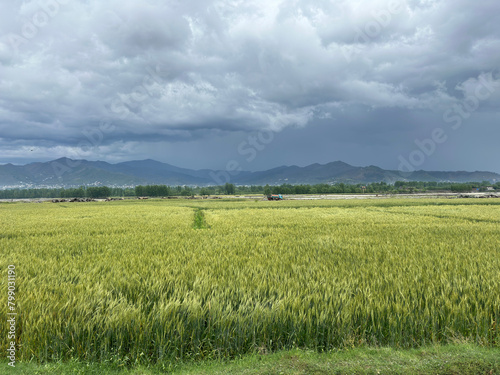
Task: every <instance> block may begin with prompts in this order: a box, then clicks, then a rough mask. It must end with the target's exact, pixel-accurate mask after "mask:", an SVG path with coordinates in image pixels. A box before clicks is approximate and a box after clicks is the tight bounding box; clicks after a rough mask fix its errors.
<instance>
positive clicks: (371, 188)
mask: <svg viewBox="0 0 500 375" xmlns="http://www.w3.org/2000/svg"><path fill="white" fill-rule="evenodd" d="M489 186H493V187H494V188H495V189H496V190H500V182H497V183H496V184H494V185H492V184H491V183H489V182H488V181H483V182H481V183H479V182H477V183H476V182H473V183H444V182H419V181H409V182H407V181H397V182H395V183H394V184H393V185H392V184H387V183H385V182H374V183H371V184H367V185H362V184H356V185H352V184H345V183H339V184H316V185H291V184H282V185H279V186H274V185H273V186H270V185H265V186H260V185H254V186H235V185H234V184H230V183H226V184H225V185H221V186H205V187H189V186H167V185H146V186H142V185H139V186H136V187H135V188H111V187H107V186H98V187H83V186H81V187H79V188H69V189H62V188H61V189H10V190H0V199H26V198H106V197H134V196H137V197H142V196H148V197H168V196H193V195H233V194H265V195H268V194H359V193H372V194H375V193H381V194H384V193H413V192H426V191H436V190H441V191H452V192H467V191H473V190H478V191H486V190H487V187H489Z"/></svg>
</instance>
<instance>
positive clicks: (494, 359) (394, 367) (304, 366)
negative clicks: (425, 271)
mask: <svg viewBox="0 0 500 375" xmlns="http://www.w3.org/2000/svg"><path fill="white" fill-rule="evenodd" d="M0 368H3V369H4V371H3V372H1V373H2V374H24V375H34V374H37V375H48V374H51V375H64V374H80V375H98V374H99V375H101V374H104V375H106V374H127V375H153V374H178V375H191V374H193V375H194V374H212V375H215V374H228V375H229V374H231V375H243V374H245V375H264V374H266V375H275V374H276V375H278V374H287V375H309V374H315V375H329V374H420V375H431V374H450V375H451V374H456V375H462V374H464V375H467V374H470V375H476V374H491V375H494V374H500V348H486V347H480V346H477V345H473V344H459V345H446V346H439V345H436V346H428V347H424V348H419V349H410V350H403V349H393V348H355V349H349V350H347V349H346V350H340V351H333V352H329V353H321V354H320V353H316V352H314V351H304V350H290V351H284V352H278V353H274V354H254V355H247V356H243V357H241V358H239V359H236V360H231V361H198V362H195V361H193V362H187V363H186V362H185V363H182V362H176V363H172V362H167V363H158V364H155V365H151V366H132V367H127V366H124V364H123V363H109V362H108V363H83V362H78V361H70V362H66V363H61V362H57V363H48V364H36V363H17V364H16V367H15V368H11V367H9V366H8V365H7V363H6V362H4V361H2V362H0Z"/></svg>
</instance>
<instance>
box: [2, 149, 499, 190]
mask: <svg viewBox="0 0 500 375" xmlns="http://www.w3.org/2000/svg"><path fill="white" fill-rule="evenodd" d="M396 181H436V182H471V181H475V182H481V181H490V182H493V183H494V182H498V181H500V174H498V173H494V172H488V171H474V172H467V171H425V170H418V171H414V172H412V173H407V172H406V173H405V172H401V171H397V170H387V169H382V168H380V167H378V166H375V165H369V166H366V167H357V166H352V165H350V164H348V163H345V162H343V161H340V160H337V161H333V162H330V163H326V164H320V163H314V164H310V165H307V166H305V167H299V166H296V165H292V166H286V165H283V166H279V167H275V168H271V169H268V170H264V171H254V172H250V171H238V172H234V171H232V172H230V171H223V170H211V169H188V168H181V167H177V166H175V165H172V164H168V163H163V162H159V161H156V160H153V159H144V160H130V161H125V162H120V163H115V164H111V163H108V162H105V161H99V160H98V161H89V160H85V159H80V160H73V159H70V158H66V157H62V158H59V159H55V160H52V161H48V162H34V163H29V164H25V165H14V164H11V163H7V164H0V186H1V187H4V188H9V187H10V188H12V187H44V186H80V185H86V186H92V185H109V186H134V185H147V184H165V185H193V186H194V185H198V186H207V185H221V184H224V183H225V182H231V183H234V184H236V185H266V184H269V185H281V184H283V183H288V184H318V183H330V184H331V183H340V182H343V183H353V184H356V183H372V182H386V183H394V182H396Z"/></svg>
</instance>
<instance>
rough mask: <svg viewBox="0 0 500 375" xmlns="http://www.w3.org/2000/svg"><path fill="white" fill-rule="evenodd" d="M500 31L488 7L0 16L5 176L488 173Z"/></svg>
mask: <svg viewBox="0 0 500 375" xmlns="http://www.w3.org/2000/svg"><path fill="white" fill-rule="evenodd" d="M499 25H500V3H498V1H497V0H482V1H479V2H470V1H466V0H458V1H453V2H451V1H444V0H443V1H439V0H420V1H418V0H406V1H398V0H390V1H378V0H377V1H327V0H319V1H314V2H311V1H305V0H288V1H277V0H265V1H261V0H245V1H240V0H233V1H231V0H226V1H210V0H209V1H207V0H203V1H197V0H188V1H173V0H167V1H160V0H158V1H155V0H147V1H145V0H142V1H138V0H122V1H114V0H111V1H106V2H102V1H100V2H99V1H96V0H87V1H67V0H41V1H22V2H2V3H1V5H0V163H7V162H14V163H23V164H24V163H27V162H32V161H41V160H43V161H45V160H51V159H54V158H57V157H61V156H67V157H71V158H86V159H91V160H106V161H110V162H118V161H124V160H132V159H144V158H153V159H157V160H160V161H164V162H168V163H171V164H174V165H179V166H184V167H191V168H206V167H208V168H225V166H226V164H227V162H229V161H234V160H236V162H238V163H239V164H240V165H241V167H243V168H245V169H253V170H255V169H262V168H269V167H274V166H277V165H281V164H299V165H305V164H308V163H314V162H328V161H333V160H339V159H340V160H344V161H346V162H351V163H354V164H357V165H368V164H376V165H379V166H382V167H385V168H393V169H395V168H397V167H398V165H400V164H401V160H405V161H407V162H408V163H410V164H412V165H413V166H414V167H415V168H424V169H425V168H427V169H472V170H474V169H489V170H492V171H496V172H500V166H498V164H497V161H496V160H498V158H499V156H500V152H499V151H498V150H499V149H500V148H499V147H498V142H497V140H498V139H500V129H499V126H498V120H499V109H498V108H499V106H498V104H499V102H500V90H499V89H500V74H499V71H498V67H499V66H500V65H499V64H500V54H499V53H498V51H500V26H499ZM436 129H440V130H441V131H442V134H441V137H440V138H439V137H437V138H436V137H435V138H436V139H433V134H437V133H436ZM263 132H272V134H274V136H273V140H272V142H270V143H266V144H263V143H262V144H260V145H258V147H257V146H255V147H254V149H255V154H256V157H254V158H252V159H251V158H249V157H246V154H245V153H242V152H241V151H242V150H245V146H246V144H245V142H248V139H249V137H258V135H259V134H264V133H263ZM266 134H267V133H266ZM250 139H253V138H250ZM257 139H258V138H257ZM426 141H427V143H425V142H426ZM429 141H430V142H432V143H433V145H431V144H430V143H429ZM422 144H424V146H419V145H422ZM248 145H249V146H248V147H250V146H251V142H249V143H248ZM425 145H427V146H425ZM431 146H432V147H431ZM426 147H427V148H426ZM422 156H423V158H422ZM250 159H251V160H250ZM270 160H271V162H270Z"/></svg>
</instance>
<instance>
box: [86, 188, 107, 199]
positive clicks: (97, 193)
mask: <svg viewBox="0 0 500 375" xmlns="http://www.w3.org/2000/svg"><path fill="white" fill-rule="evenodd" d="M110 195H111V189H110V188H109V187H107V186H98V187H89V188H87V197H89V198H107V197H109V196H110Z"/></svg>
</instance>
